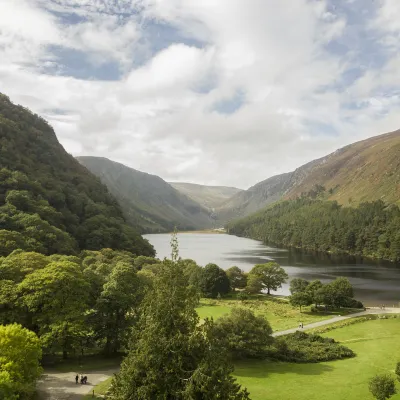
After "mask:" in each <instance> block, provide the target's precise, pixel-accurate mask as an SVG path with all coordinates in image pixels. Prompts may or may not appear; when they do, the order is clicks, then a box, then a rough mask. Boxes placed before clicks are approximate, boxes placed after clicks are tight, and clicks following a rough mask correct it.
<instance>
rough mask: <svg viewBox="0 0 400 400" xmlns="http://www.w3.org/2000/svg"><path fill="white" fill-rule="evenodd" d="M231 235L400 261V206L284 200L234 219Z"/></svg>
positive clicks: (309, 248) (315, 249) (372, 203)
mask: <svg viewBox="0 0 400 400" xmlns="http://www.w3.org/2000/svg"><path fill="white" fill-rule="evenodd" d="M227 229H228V231H229V233H230V234H234V235H238V236H246V237H250V238H253V239H258V240H262V241H263V242H265V243H271V244H275V245H280V246H289V247H297V248H302V249H307V250H312V251H322V252H332V253H347V254H352V255H361V256H366V257H373V258H380V259H385V260H390V261H396V262H399V261H400V209H399V207H398V206H396V205H390V206H388V205H386V204H385V203H384V202H383V201H380V200H379V201H375V202H371V203H362V204H360V205H359V206H358V207H357V208H351V207H343V206H340V205H339V204H338V203H337V202H335V201H321V200H312V199H309V198H299V199H296V200H288V201H283V202H281V203H278V204H275V205H274V206H272V207H269V208H267V209H265V210H263V211H260V212H258V213H256V214H253V215H251V216H249V217H247V218H243V219H241V220H239V221H234V222H232V223H230V224H228V226H227Z"/></svg>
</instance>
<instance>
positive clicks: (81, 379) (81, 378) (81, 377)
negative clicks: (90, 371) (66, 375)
mask: <svg viewBox="0 0 400 400" xmlns="http://www.w3.org/2000/svg"><path fill="white" fill-rule="evenodd" d="M80 382H81V384H82V383H83V375H82V374H81V376H80Z"/></svg>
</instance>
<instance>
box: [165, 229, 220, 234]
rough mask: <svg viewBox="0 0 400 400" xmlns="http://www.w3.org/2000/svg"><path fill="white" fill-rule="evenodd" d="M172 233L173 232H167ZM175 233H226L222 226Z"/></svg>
mask: <svg viewBox="0 0 400 400" xmlns="http://www.w3.org/2000/svg"><path fill="white" fill-rule="evenodd" d="M169 233H171V234H172V233H173V232H169ZM177 233H213V234H221V233H227V232H226V230H225V229H223V228H218V229H202V230H198V231H177Z"/></svg>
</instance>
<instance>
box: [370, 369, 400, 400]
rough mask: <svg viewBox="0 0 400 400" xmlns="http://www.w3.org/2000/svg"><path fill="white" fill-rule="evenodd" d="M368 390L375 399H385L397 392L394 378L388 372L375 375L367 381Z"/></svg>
mask: <svg viewBox="0 0 400 400" xmlns="http://www.w3.org/2000/svg"><path fill="white" fill-rule="evenodd" d="M369 391H370V392H371V394H372V396H374V397H375V399H377V400H385V399H389V398H390V397H392V396H393V395H394V394H396V393H397V391H396V386H395V383H394V379H393V378H392V376H391V375H389V374H383V375H376V376H374V377H373V378H372V379H371V380H370V381H369Z"/></svg>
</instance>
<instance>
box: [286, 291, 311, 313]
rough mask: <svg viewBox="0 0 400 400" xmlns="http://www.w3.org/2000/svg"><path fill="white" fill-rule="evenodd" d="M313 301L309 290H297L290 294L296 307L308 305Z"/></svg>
mask: <svg viewBox="0 0 400 400" xmlns="http://www.w3.org/2000/svg"><path fill="white" fill-rule="evenodd" d="M311 303H312V298H311V296H310V295H309V294H308V293H307V292H296V293H295V294H292V295H291V296H290V304H291V305H292V306H295V307H300V312H301V307H306V306H309V305H310V304H311Z"/></svg>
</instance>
